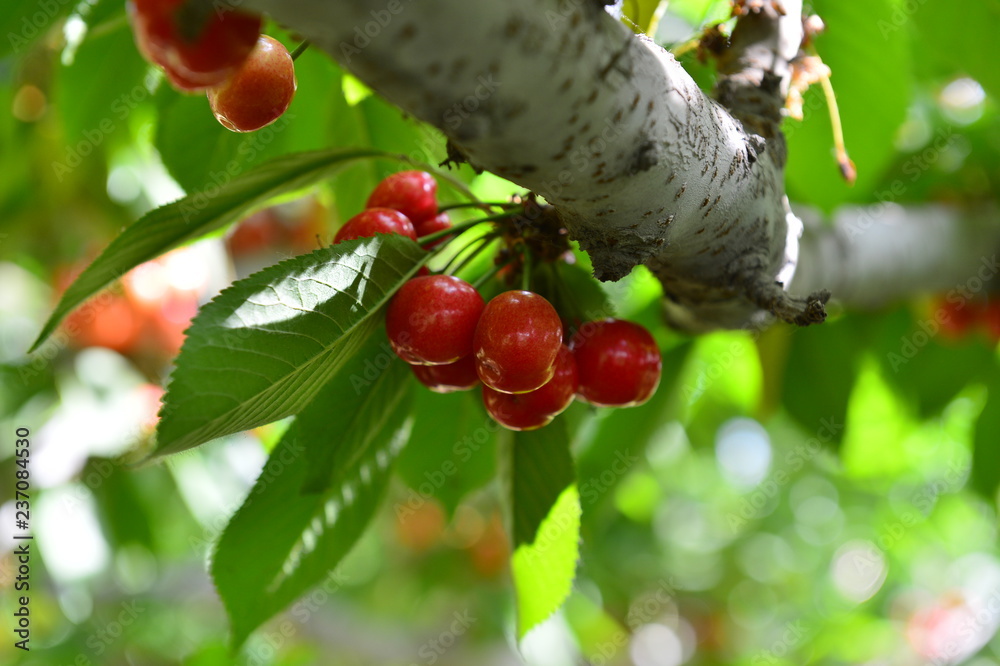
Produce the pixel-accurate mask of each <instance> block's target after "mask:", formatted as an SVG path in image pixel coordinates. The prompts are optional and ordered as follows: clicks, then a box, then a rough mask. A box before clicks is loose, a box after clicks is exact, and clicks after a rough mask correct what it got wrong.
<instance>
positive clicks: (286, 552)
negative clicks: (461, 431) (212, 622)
mask: <svg viewBox="0 0 1000 666" xmlns="http://www.w3.org/2000/svg"><path fill="white" fill-rule="evenodd" d="M376 349H377V347H376ZM365 359H366V356H365V355H363V354H359V355H357V356H355V357H354V358H353V359H352V360H351V362H350V363H348V364H347V365H345V366H344V368H343V370H342V371H341V373H340V375H339V376H337V377H336V378H335V379H334V380H333V381H332V382H330V383H329V384H327V385H326V386H325V387H323V389H322V390H321V391H320V392H319V393H318V394H317V395H316V399H315V400H314V401H313V402H312V403H311V404H310V405H309V406H308V407H306V409H304V410H303V411H302V412H301V413H300V414H299V416H298V418H297V419H296V420H295V423H294V424H293V425H292V427H291V428H289V430H288V432H287V433H286V435H285V436H284V437H283V438H282V441H281V442H280V443H279V444H278V446H277V447H276V448H275V449H274V451H272V452H271V456H270V458H269V459H268V462H267V464H265V466H264V470H263V472H262V473H261V475H260V478H258V480H257V483H256V484H255V485H254V487H253V489H252V490H251V491H250V494H249V495H248V496H247V499H246V501H245V502H244V504H243V506H242V507H240V509H239V511H237V513H236V515H235V516H233V518H232V520H231V521H230V523H229V525H227V526H226V529H225V532H223V534H222V537H221V539H220V540H219V544H218V546H217V547H216V549H215V553H214V557H213V559H212V578H213V579H214V580H215V584H216V587H217V588H218V590H219V595H220V596H221V597H222V601H223V603H224V604H225V606H226V611H227V613H228V614H229V618H230V622H231V624H232V645H233V648H234V649H235V648H237V647H239V646H240V645H241V644H242V643H243V641H245V640H246V638H247V636H249V634H250V632H252V631H253V630H254V629H255V628H256V627H258V626H259V625H260V624H261V623H262V622H264V621H265V620H267V619H268V618H270V617H271V616H273V615H274V614H275V613H277V612H279V611H280V610H281V609H282V608H284V607H285V606H287V605H288V604H289V603H290V602H291V601H293V600H294V599H295V598H296V597H298V596H299V595H300V594H302V593H303V592H304V591H306V590H307V589H309V588H311V587H313V586H315V585H317V584H322V589H323V590H324V591H325V592H326V593H328V594H333V593H334V592H335V591H336V589H337V588H338V587H339V586H340V581H339V579H338V578H337V577H336V576H335V575H334V571H335V569H336V567H337V564H338V563H339V562H340V560H341V559H342V558H343V557H344V556H345V555H346V554H347V553H348V552H349V551H350V549H351V547H352V546H353V545H354V543H355V542H356V541H357V539H358V538H359V537H360V536H361V534H362V532H363V531H364V529H365V527H366V526H367V524H368V522H369V521H370V520H371V518H372V516H373V515H374V514H375V511H376V509H377V507H378V503H379V501H380V500H381V497H382V495H383V493H384V490H385V488H386V485H387V483H388V480H389V477H390V473H391V470H392V464H393V462H394V460H395V458H396V456H397V454H398V453H399V451H400V449H401V448H402V447H403V445H404V444H405V442H406V439H407V437H408V436H409V431H410V425H411V423H412V421H410V420H409V419H408V418H407V417H408V415H409V413H410V406H411V403H410V400H409V396H410V390H411V388H412V383H411V382H409V381H406V375H407V373H408V372H409V369H408V368H407V367H406V365H405V364H404V363H402V362H401V361H398V360H396V361H393V362H392V363H391V364H390V365H389V367H387V368H386V369H385V371H383V372H382V374H380V375H379V376H378V378H377V379H375V380H374V381H372V382H371V383H370V384H369V385H368V386H366V387H365V388H364V390H362V391H360V392H357V393H353V392H351V391H345V387H346V386H347V384H349V377H350V376H351V375H353V374H356V373H358V372H362V371H363V367H364V365H363V361H364V360H365ZM332 406H336V408H332ZM379 410H383V411H384V413H383V414H381V415H379V417H378V418H377V419H375V420H368V419H364V420H362V421H358V420H356V419H354V414H355V412H357V411H366V412H369V413H375V412H377V411H379ZM360 425H363V427H365V428H367V427H372V428H373V429H372V430H368V431H366V432H363V433H355V432H353V431H352V428H356V427H358V426H360ZM331 450H332V452H333V453H332V455H331V453H330V452H331ZM331 463H332V467H331ZM314 465H322V466H324V467H329V468H330V469H331V473H332V474H331V477H330V479H329V485H328V487H327V488H326V490H325V491H324V492H322V493H307V492H303V491H302V488H303V485H304V484H306V483H307V480H308V479H309V477H310V476H311V474H312V472H311V469H312V467H313V466H314Z"/></svg>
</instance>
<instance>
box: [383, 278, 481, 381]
mask: <svg viewBox="0 0 1000 666" xmlns="http://www.w3.org/2000/svg"><path fill="white" fill-rule="evenodd" d="M482 311H483V297H482V296H480V295H479V292H478V291H476V288H475V287H473V286H472V285H471V284H469V283H468V282H466V281H465V280H462V279H459V278H457V277H454V276H451V275H427V276H423V277H416V278H413V279H412V280H410V281H409V282H407V283H406V284H404V285H403V286H402V287H400V289H399V291H397V292H396V294H395V295H394V296H393V297H392V300H391V301H389V308H388V310H386V315H385V327H386V333H387V334H388V336H389V344H390V345H391V346H392V349H393V351H395V352H396V355H397V356H399V357H400V358H401V359H403V360H404V361H406V362H407V363H410V364H411V365H442V364H445V363H454V362H455V361H457V360H459V359H460V358H462V357H464V356H469V355H470V354H471V353H472V336H473V334H474V333H475V331H476V324H477V323H478V321H479V316H480V314H481V313H482Z"/></svg>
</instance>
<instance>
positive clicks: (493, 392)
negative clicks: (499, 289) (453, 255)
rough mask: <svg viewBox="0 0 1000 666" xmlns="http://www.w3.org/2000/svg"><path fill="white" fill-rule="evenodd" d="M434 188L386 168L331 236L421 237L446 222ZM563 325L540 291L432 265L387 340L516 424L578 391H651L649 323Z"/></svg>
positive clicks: (615, 401)
mask: <svg viewBox="0 0 1000 666" xmlns="http://www.w3.org/2000/svg"><path fill="white" fill-rule="evenodd" d="M436 195H437V184H436V182H435V181H434V178H433V177H432V176H431V175H430V174H428V173H426V172H422V171H404V172H400V173H397V174H394V175H392V176H389V177H388V178H387V179H385V180H384V181H382V182H381V183H379V185H378V186H377V187H376V188H375V190H374V191H373V192H372V195H371V197H370V198H369V200H368V203H367V205H368V208H367V209H366V210H365V211H364V212H362V213H360V214H358V215H356V216H355V217H353V218H351V219H350V220H348V222H347V223H346V224H345V225H344V226H343V227H342V228H341V229H340V231H339V232H338V233H337V235H336V236H335V238H334V242H341V241H345V240H351V239H355V238H363V237H370V236H374V235H375V234H376V233H398V234H402V235H404V236H408V237H409V238H412V239H413V240H418V239H419V238H421V237H423V236H427V235H428V234H431V233H435V232H439V231H442V230H444V229H448V228H450V227H451V222H450V220H448V219H447V216H446V215H445V214H443V213H439V212H438V204H437V198H436ZM436 238H437V237H436ZM442 240H445V239H444V238H440V239H439V240H435V241H434V242H433V243H430V244H431V245H433V244H436V243H438V242H440V241H442ZM425 244H426V243H425ZM564 331H565V329H564V325H563V321H562V319H561V318H560V316H559V313H558V312H557V311H556V309H555V308H554V307H553V306H552V304H551V303H550V302H549V301H548V300H546V299H545V298H544V297H543V296H540V295H539V294H536V293H533V292H531V291H524V290H511V291H505V292H503V293H501V294H499V295H498V296H496V297H494V298H493V299H491V300H490V301H489V302H488V303H487V302H484V299H483V297H482V296H481V295H480V293H479V292H478V290H477V289H476V288H475V287H474V286H473V285H472V284H470V283H468V282H466V281H465V280H462V279H461V278H458V277H455V276H454V275H443V274H429V273H427V272H426V271H425V272H424V273H423V274H421V275H418V276H417V277H415V278H413V279H412V280H409V281H408V282H406V284H404V285H403V286H402V287H401V288H400V289H399V291H397V292H396V294H395V295H394V296H393V298H392V300H391V301H390V302H389V306H388V309H387V312H386V332H387V334H388V337H389V343H390V345H391V346H392V349H393V351H395V353H396V354H397V355H398V356H399V357H400V358H401V359H403V360H404V361H406V362H407V363H409V364H410V366H411V368H412V369H413V373H414V374H415V375H416V377H417V379H419V380H420V382H421V383H423V384H424V385H425V386H427V387H428V388H430V389H431V390H432V391H436V392H439V393H449V392H452V391H466V390H471V389H474V388H476V387H477V386H479V385H480V384H482V392H483V403H484V404H485V406H486V410H487V412H489V414H490V416H492V417H493V418H494V419H495V420H496V421H497V422H498V423H500V424H501V425H503V426H505V427H507V428H509V429H511V430H532V429H535V428H540V427H542V426H544V425H547V424H548V423H549V422H551V421H552V419H553V418H555V417H556V416H557V415H558V414H559V413H561V412H562V411H563V410H565V409H566V408H567V407H569V405H570V403H572V402H573V400H574V398H579V399H580V400H583V401H584V402H587V403H590V404H592V405H597V406H605V407H612V406H613V407H628V406H633V405H639V404H642V403H644V402H645V401H646V400H648V399H649V398H650V396H652V395H653V393H654V391H655V390H656V387H657V385H658V384H659V381H660V371H661V366H662V361H661V357H660V351H659V349H658V348H657V346H656V342H655V341H654V340H653V337H652V336H651V335H650V333H649V331H647V330H646V329H645V328H643V327H642V326H639V325H638V324H635V323H632V322H628V321H623V320H619V319H604V320H600V321H591V322H586V323H584V324H582V325H581V326H579V327H578V328H577V329H576V331H575V332H574V333H573V334H572V335H571V336H568V338H569V339H568V341H567V340H565V339H564V338H566V337H567V336H566V335H565V333H564ZM567 342H568V344H567Z"/></svg>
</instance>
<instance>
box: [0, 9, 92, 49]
mask: <svg viewBox="0 0 1000 666" xmlns="http://www.w3.org/2000/svg"><path fill="white" fill-rule="evenodd" d="M74 4H75V3H74V2H70V0H4V5H3V11H2V12H0V36H2V39H0V58H6V57H7V56H8V55H11V54H15V55H21V54H23V53H24V51H25V50H26V49H27V48H28V47H29V46H30V45H31V44H32V43H33V42H34V41H35V40H36V39H38V38H39V37H42V36H43V35H45V34H46V33H47V32H48V31H49V30H51V29H52V28H53V27H54V26H56V25H57V24H58V23H59V22H60V21H61V20H62V18H63V17H64V16H66V15H67V14H69V12H70V10H72V9H73V6H74Z"/></svg>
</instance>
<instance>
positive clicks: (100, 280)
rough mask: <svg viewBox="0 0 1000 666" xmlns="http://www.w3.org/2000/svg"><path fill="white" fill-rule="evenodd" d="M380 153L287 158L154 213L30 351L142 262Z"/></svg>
mask: <svg viewBox="0 0 1000 666" xmlns="http://www.w3.org/2000/svg"><path fill="white" fill-rule="evenodd" d="M378 156H383V157H384V156H387V155H386V153H383V152H382V151H378V150H362V149H357V150H323V151H316V152H311V153H296V154H294V155H284V156H282V157H279V158H277V159H275V160H272V161H270V162H268V163H266V164H263V165H261V166H259V167H257V168H256V169H254V170H253V171H250V172H248V173H246V174H244V175H241V176H239V177H237V178H233V179H232V180H231V181H229V182H228V183H226V184H224V185H222V186H219V187H216V186H214V185H213V186H212V187H210V188H208V189H206V190H205V192H199V193H197V194H193V195H190V196H187V197H185V198H183V199H181V200H179V201H175V202H174V203H172V204H168V205H166V206H162V207H160V208H157V209H156V210H153V211H150V212H149V213H147V214H146V215H144V216H143V217H142V218H140V219H139V220H138V221H136V222H135V224H132V225H131V226H129V227H128V228H127V229H125V231H123V232H122V233H121V235H119V236H118V237H117V238H115V240H113V241H112V242H111V244H110V245H109V246H108V247H107V248H106V249H105V250H104V252H102V253H101V255H100V256H99V257H98V258H97V259H96V260H94V262H93V263H92V264H90V266H88V267H87V268H86V270H84V271H83V273H82V274H81V275H80V277H78V278H77V279H76V281H75V282H73V284H71V285H70V287H69V289H67V290H66V293H65V294H63V297H62V299H61V300H60V301H59V305H57V306H56V309H55V311H54V312H53V313H52V314H51V315H50V316H49V319H48V321H46V322H45V326H44V327H43V328H42V332H41V333H39V334H38V339H36V340H35V343H34V344H33V345H32V347H31V350H30V351H34V350H35V349H37V348H38V346H39V345H40V344H42V342H44V341H45V339H46V338H48V337H49V336H50V335H52V332H53V331H54V330H55V328H56V326H57V325H58V324H59V322H60V321H61V320H62V318H63V317H65V316H66V315H67V314H69V312H70V311H71V310H73V308H75V307H76V306H78V305H80V303H82V302H83V301H84V300H86V299H87V297H89V296H91V295H93V294H95V293H96V292H97V291H98V290H100V289H101V288H102V287H104V286H106V285H107V284H108V283H110V282H111V281H113V280H117V279H118V278H120V277H121V276H123V275H124V274H125V273H127V272H128V271H130V270H131V269H133V268H135V267H136V266H138V265H139V264H141V263H143V262H145V261H149V260H150V259H155V258H156V257H158V256H159V255H161V254H163V253H164V252H167V251H168V250H172V249H173V248H175V247H178V246H180V245H183V244H184V243H187V242H189V241H192V240H195V239H197V238H200V237H202V236H204V235H205V234H207V233H209V232H211V231H215V230H216V229H219V228H221V227H224V226H225V225H227V224H229V223H231V222H235V221H236V220H239V219H241V218H242V217H243V216H244V215H246V214H247V213H248V212H249V211H250V210H251V209H253V208H255V207H257V206H260V205H262V204H264V203H265V202H267V201H268V200H269V199H272V198H273V197H276V196H278V195H280V194H284V193H286V192H293V191H295V190H298V189H300V188H303V187H306V186H308V185H312V184H313V183H315V182H317V181H319V180H322V179H323V178H327V177H329V176H330V175H332V174H333V173H334V172H335V171H337V170H338V169H340V168H342V167H343V166H344V165H345V164H346V163H349V162H352V161H355V160H359V159H364V158H370V157H378Z"/></svg>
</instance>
